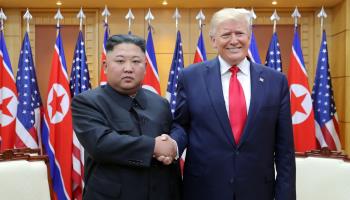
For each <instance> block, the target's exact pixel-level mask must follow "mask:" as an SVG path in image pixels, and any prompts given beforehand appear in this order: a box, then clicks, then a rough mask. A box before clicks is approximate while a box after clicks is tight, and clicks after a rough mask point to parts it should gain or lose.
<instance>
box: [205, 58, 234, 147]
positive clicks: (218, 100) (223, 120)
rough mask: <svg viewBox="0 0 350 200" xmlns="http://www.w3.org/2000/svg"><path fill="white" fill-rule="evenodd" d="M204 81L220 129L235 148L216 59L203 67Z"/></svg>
mask: <svg viewBox="0 0 350 200" xmlns="http://www.w3.org/2000/svg"><path fill="white" fill-rule="evenodd" d="M205 67H206V69H205V70H204V71H203V72H204V74H203V75H204V80H206V82H205V83H206V88H207V92H208V94H209V97H210V101H211V104H212V106H213V107H214V110H215V113H216V116H217V117H218V119H219V121H220V124H221V127H222V128H223V130H224V133H225V135H226V137H227V139H228V140H229V141H230V143H231V144H232V145H233V146H236V145H235V143H234V139H233V136H232V131H231V126H230V121H229V118H228V115H227V111H226V107H225V100H224V96H223V93H222V84H221V75H220V64H219V60H218V58H216V59H214V60H212V61H211V62H209V63H208V65H207V66H205Z"/></svg>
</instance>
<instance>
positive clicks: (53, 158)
mask: <svg viewBox="0 0 350 200" xmlns="http://www.w3.org/2000/svg"><path fill="white" fill-rule="evenodd" d="M51 66H52V67H51V72H50V79H49V86H48V96H47V101H46V108H45V116H44V123H43V128H42V137H43V144H44V146H45V150H46V153H47V154H48V156H49V160H50V175H51V178H52V183H53V188H54V195H55V199H59V200H63V199H72V146H73V125H72V113H71V108H70V104H71V95H70V89H69V82H68V75H67V67H66V61H65V57H64V50H63V45H62V41H61V34H60V32H59V31H58V35H57V40H56V45H55V51H54V54H53V59H52V64H51Z"/></svg>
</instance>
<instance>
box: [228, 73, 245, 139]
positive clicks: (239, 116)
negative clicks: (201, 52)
mask: <svg viewBox="0 0 350 200" xmlns="http://www.w3.org/2000/svg"><path fill="white" fill-rule="evenodd" d="M230 71H231V73H232V74H231V78H230V86H229V117H230V124H231V129H232V133H233V137H234V139H235V142H236V144H238V143H239V139H240V137H241V135H242V132H243V128H244V124H245V121H246V118H247V107H246V102H245V97H244V92H243V88H242V85H241V83H240V82H239V81H238V79H237V72H238V71H239V68H238V67H237V66H233V67H231V68H230Z"/></svg>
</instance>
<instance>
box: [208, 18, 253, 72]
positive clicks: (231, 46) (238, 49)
mask: <svg viewBox="0 0 350 200" xmlns="http://www.w3.org/2000/svg"><path fill="white" fill-rule="evenodd" d="M248 27H249V26H248V24H247V22H246V21H244V20H237V21H234V20H225V21H223V22H221V23H220V24H218V25H217V27H216V32H215V33H214V35H213V36H212V37H211V41H212V45H213V47H214V48H216V49H217V50H218V54H219V55H220V56H221V57H222V58H223V59H224V60H225V61H226V62H228V63H229V64H230V65H237V64H239V63H240V62H241V61H242V60H243V59H244V58H245V57H246V56H248V49H249V44H250V33H249V30H248Z"/></svg>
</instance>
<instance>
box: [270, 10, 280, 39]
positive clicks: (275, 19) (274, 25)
mask: <svg viewBox="0 0 350 200" xmlns="http://www.w3.org/2000/svg"><path fill="white" fill-rule="evenodd" d="M270 20H271V21H273V33H275V32H276V25H277V21H279V20H280V17H279V16H278V14H277V11H276V9H275V11H274V12H273V14H272V15H271V17H270Z"/></svg>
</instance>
